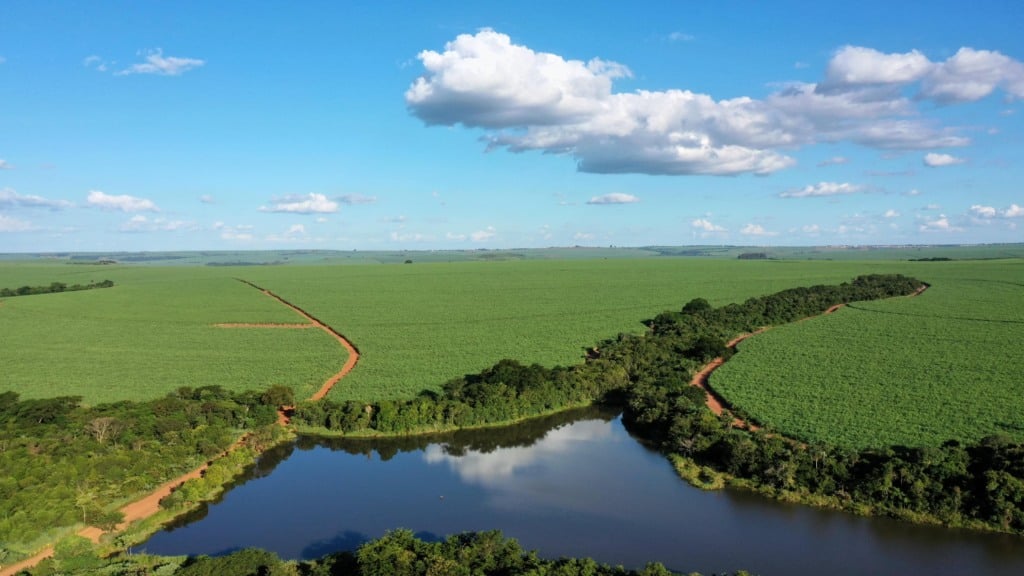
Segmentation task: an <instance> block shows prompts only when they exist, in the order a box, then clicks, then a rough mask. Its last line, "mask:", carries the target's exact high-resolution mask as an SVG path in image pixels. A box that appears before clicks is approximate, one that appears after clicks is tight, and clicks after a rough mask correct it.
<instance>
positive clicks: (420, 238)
mask: <svg viewBox="0 0 1024 576" xmlns="http://www.w3.org/2000/svg"><path fill="white" fill-rule="evenodd" d="M390 237H391V241H392V242H430V241H432V240H433V239H434V237H433V236H431V235H429V234H420V233H418V232H417V233H413V234H399V233H398V232H392V233H391V236H390Z"/></svg>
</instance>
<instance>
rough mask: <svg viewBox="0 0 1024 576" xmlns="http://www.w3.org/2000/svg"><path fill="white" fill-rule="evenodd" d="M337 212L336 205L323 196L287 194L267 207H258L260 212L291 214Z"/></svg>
mask: <svg viewBox="0 0 1024 576" xmlns="http://www.w3.org/2000/svg"><path fill="white" fill-rule="evenodd" d="M337 211H338V203H337V202H335V201H334V200H330V199H328V198H327V196H325V195H323V194H312V193H311V194H289V195H287V196H283V197H281V198H275V199H273V200H272V201H271V203H270V205H269V206H260V212H285V213H291V214H330V213H333V212H337Z"/></svg>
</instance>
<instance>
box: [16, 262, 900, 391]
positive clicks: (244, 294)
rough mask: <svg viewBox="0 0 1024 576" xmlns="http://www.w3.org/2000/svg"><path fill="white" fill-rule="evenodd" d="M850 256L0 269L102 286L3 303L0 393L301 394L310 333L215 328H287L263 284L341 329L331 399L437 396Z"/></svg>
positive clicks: (785, 283) (319, 349)
mask: <svg viewBox="0 0 1024 576" xmlns="http://www.w3.org/2000/svg"><path fill="white" fill-rule="evenodd" d="M904 266H906V264H902V265H900V264H893V265H886V266H880V265H879V264H878V263H870V264H868V263H857V262H808V261H801V262H789V261H763V262H760V261H759V262H744V261H737V260H733V259H730V260H724V259H698V258H660V259H651V258H648V259H635V258H618V259H607V260H606V259H589V260H545V259H537V260H529V261H498V262H454V263H447V262H443V263H416V264H414V265H403V264H398V265H380V264H363V265H344V266H340V265H339V266H330V265H326V266H325V265H319V266H303V265H288V266H232V267H198V266H192V267H188V266H173V267H171V266H166V267H162V266H137V265H103V266H97V265H79V264H67V263H62V262H44V263H37V262H15V263H0V287H18V286H21V285H43V284H49V283H50V282H53V281H61V282H67V283H75V282H78V283H87V282H90V281H99V280H104V279H107V278H109V279H111V280H113V281H114V283H115V286H114V287H113V288H106V289H97V290H88V291H83V292H74V293H62V294H44V295H36V296H22V297H14V298H7V299H5V300H4V302H3V304H2V305H0V323H2V326H3V330H2V331H0V362H2V363H3V365H4V367H5V370H4V372H3V374H2V375H0V389H14V390H16V391H17V392H19V393H20V394H22V396H23V397H26V398H27V397H46V396H54V395H60V394H75V395H82V396H84V397H85V400H86V402H104V401H111V400H117V399H122V398H151V397H155V396H160V395H162V394H164V393H166V392H167V391H170V390H174V389H176V388H177V387H179V386H193V387H195V386H203V385H211V384H219V385H222V386H225V387H227V388H231V389H262V388H266V387H267V386H269V385H271V384H286V385H290V386H293V387H294V388H295V389H296V392H297V393H298V394H299V396H300V397H304V396H308V395H309V394H311V393H312V392H313V391H314V390H315V389H316V388H317V387H319V386H320V384H322V383H323V381H324V380H325V379H326V378H327V377H328V376H329V375H330V374H331V373H333V372H334V371H335V370H337V369H338V367H340V365H341V364H342V362H343V361H344V353H343V351H342V350H341V349H340V347H338V345H337V343H335V342H334V341H332V340H331V339H330V338H328V337H327V336H326V335H325V334H324V333H323V332H321V331H316V330H280V329H277V330H274V329H223V328H214V327H213V326H212V325H213V324H215V323H219V322H253V323H262V322H271V323H280V322H298V321H300V320H301V319H300V318H299V317H298V316H297V315H295V314H294V313H293V312H291V311H290V310H288V309H287V308H285V307H284V306H282V305H280V304H279V303H277V302H275V301H274V300H272V299H270V298H267V297H266V296H264V295H263V294H261V293H260V292H259V291H257V290H255V289H253V288H251V287H249V286H246V285H245V284H243V283H241V282H238V281H237V280H236V279H235V278H236V277H237V278H244V279H247V280H250V281H253V282H256V283H257V284H259V285H261V286H263V287H266V288H269V289H271V290H273V291H275V292H277V293H278V294H280V295H281V296H283V297H284V298H285V299H287V300H289V301H291V302H293V303H295V304H297V305H299V306H300V307H302V308H304V309H306V310H307V311H308V312H310V313H312V314H313V315H314V316H316V317H317V318H319V319H320V320H322V321H324V322H326V323H328V324H329V325H331V326H332V327H333V328H334V329H336V330H338V331H339V332H341V333H342V334H345V335H346V336H348V337H349V338H350V339H351V340H352V341H353V342H354V343H355V345H356V346H357V347H358V348H359V349H360V351H361V353H362V358H361V360H360V363H359V365H358V366H357V367H356V369H355V371H353V372H352V373H351V374H350V375H349V377H348V378H346V379H345V380H344V381H343V383H342V384H341V385H339V386H337V387H336V388H335V390H334V391H333V392H332V395H331V397H332V398H334V399H345V398H355V399H362V400H378V399H389V398H402V397H409V396H412V395H415V394H417V393H419V392H420V391H421V390H423V389H438V388H439V387H440V386H441V384H443V383H444V382H445V381H447V380H448V379H450V378H453V377H456V376H460V375H463V374H466V373H470V372H476V371H479V370H480V369H482V368H485V367H487V366H490V365H492V364H493V363H495V362H497V361H498V360H501V359H503V358H514V359H518V360H520V361H523V362H527V363H532V362H537V363H541V364H544V365H548V366H551V365H555V364H563V365H564V364H572V363H576V362H578V361H579V360H580V359H581V357H582V354H583V349H584V348H585V347H589V346H592V345H594V344H595V343H596V342H598V341H600V340H601V339H603V338H607V337H612V336H615V335H616V334H617V333H619V332H634V333H638V332H642V331H643V330H644V326H643V324H642V323H641V322H642V320H644V319H646V318H650V317H653V316H654V315H655V314H657V313H658V312H661V311H663V310H665V309H670V308H671V309H678V308H679V307H680V306H681V305H682V303H685V302H686V301H688V300H690V299H692V298H695V297H698V296H701V297H706V298H708V299H709V300H711V301H712V303H714V304H716V305H718V304H724V303H727V302H732V301H737V300H743V299H745V298H748V297H751V296H755V295H760V294H764V293H768V292H773V291H777V290H780V289H783V288H788V287H792V286H800V285H804V284H806V283H808V282H815V283H817V282H821V283H830V282H837V281H843V280H848V279H850V278H851V277H853V276H855V275H856V274H859V273H864V272H874V271H879V270H880V269H881V268H886V269H888V268H891V267H895V268H897V269H901V268H902V267H904Z"/></svg>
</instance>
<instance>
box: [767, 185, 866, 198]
mask: <svg viewBox="0 0 1024 576" xmlns="http://www.w3.org/2000/svg"><path fill="white" fill-rule="evenodd" d="M860 190H861V186H858V185H856V184H850V183H849V182H843V183H838V182H818V183H817V184H809V185H807V186H804V187H803V188H796V189H793V190H787V191H785V192H780V193H779V198H812V197H818V196H838V195H840V194H853V193H856V192H859V191H860Z"/></svg>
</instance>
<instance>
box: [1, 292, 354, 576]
mask: <svg viewBox="0 0 1024 576" xmlns="http://www.w3.org/2000/svg"><path fill="white" fill-rule="evenodd" d="M239 281H240V282H243V283H245V284H248V285H249V286H252V287H253V288H255V289H257V290H259V291H260V292H263V293H264V294H266V295H267V296H269V297H270V298H273V299H274V300H277V301H278V302H280V303H281V304H284V305H285V306H287V307H289V308H291V309H292V310H293V311H295V313H296V314H298V315H299V316H302V317H303V318H304V319H306V321H307V322H308V323H303V324H256V323H223V324H215V325H214V326H217V327H218V328H285V329H309V328H319V329H321V330H323V331H324V332H327V333H328V334H329V335H330V336H331V337H332V338H334V339H335V340H337V341H338V343H339V344H341V346H342V347H344V348H345V350H346V351H348V357H347V358H346V359H345V364H344V365H342V367H341V370H339V371H338V372H336V373H335V374H334V375H332V376H331V377H330V378H328V379H327V381H326V382H324V384H323V386H321V387H320V389H319V390H317V391H316V393H314V394H313V395H312V396H311V397H310V400H320V399H322V398H323V397H324V396H326V395H327V393H328V392H330V391H331V388H333V387H334V385H335V384H337V383H338V381H339V380H341V379H342V378H344V377H345V375H347V374H348V373H349V372H351V371H352V369H353V368H355V366H356V363H357V362H358V361H359V350H357V349H356V347H355V345H353V344H352V343H351V342H349V340H348V339H347V338H345V337H344V336H342V335H341V334H339V333H338V332H337V331H335V330H334V329H333V328H331V327H330V326H328V325H326V324H324V323H323V322H321V321H319V320H317V319H316V318H314V317H313V316H310V315H309V313H307V312H306V311H305V310H303V309H301V308H299V307H298V306H295V305H294V304H292V303H291V302H288V301H287V300H285V299H283V298H281V297H280V296H278V295H277V294H274V293H273V292H271V291H270V290H266V289H264V288H260V287H259V286H257V285H255V284H253V283H252V282H248V281H246V280H241V279H239ZM294 411H295V407H294V406H281V408H280V409H279V410H278V412H277V414H278V417H277V422H278V424H279V425H281V426H287V425H288V424H290V423H291V415H292V413H294ZM248 437H249V435H248V434H245V435H243V436H242V437H241V438H239V439H238V440H237V441H236V442H235V443H234V444H232V445H231V447H229V448H228V449H227V450H226V451H224V453H222V454H221V455H220V456H218V457H217V458H215V459H212V460H209V461H208V462H206V463H205V464H203V465H202V466H199V467H198V468H196V469H195V470H192V471H191V472H188V473H186V474H182V475H181V476H178V477H177V478H174V479H172V480H168V481H167V482H164V483H163V484H161V485H160V486H158V487H157V488H156V489H155V490H153V491H152V492H150V493H149V494H147V495H146V496H143V497H142V498H140V499H139V500H136V501H134V502H131V503H129V504H127V505H125V506H123V507H122V508H121V509H120V511H121V513H122V514H124V521H122V522H121V523H120V524H118V525H117V527H116V528H115V529H114V530H112V531H111V532H120V531H122V530H124V529H125V528H127V527H128V525H129V524H131V523H132V522H136V521H138V520H142V519H144V518H149V517H150V516H152V515H154V514H156V513H157V512H159V511H160V501H161V500H163V499H164V498H166V497H167V496H169V495H170V494H171V492H174V491H175V490H176V489H178V488H179V487H180V486H181V485H182V484H184V483H185V482H187V481H189V480H192V479H195V478H201V477H202V476H203V473H205V472H206V469H207V468H209V467H210V465H211V464H213V462H214V461H215V460H216V459H218V458H221V457H223V456H224V455H226V454H227V453H229V452H231V451H232V450H235V449H236V448H238V447H239V446H241V445H242V444H243V443H244V442H245V441H246V439H247V438H248ZM75 534H77V535H78V536H82V537H84V538H88V539H89V540H91V541H93V542H94V543H98V542H99V541H100V538H101V537H102V536H103V535H104V534H106V532H104V531H103V530H102V529H101V528H97V527H95V526H86V527H85V528H82V529H81V530H79V531H78V532H76V533H75ZM53 554H54V549H53V546H47V547H45V548H43V549H42V550H40V551H39V552H37V553H36V554H35V555H33V556H30V557H29V558H26V559H24V560H22V561H20V562H18V563H16V564H12V565H10V566H7V567H4V568H2V569H0V576H14V575H15V574H17V573H18V572H21V571H22V570H27V569H29V568H32V567H33V566H35V565H37V564H39V563H40V562H42V561H43V560H45V559H47V558H49V557H51V556H53Z"/></svg>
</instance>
